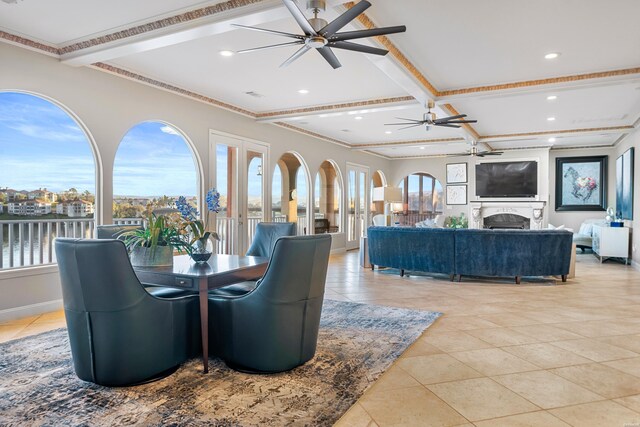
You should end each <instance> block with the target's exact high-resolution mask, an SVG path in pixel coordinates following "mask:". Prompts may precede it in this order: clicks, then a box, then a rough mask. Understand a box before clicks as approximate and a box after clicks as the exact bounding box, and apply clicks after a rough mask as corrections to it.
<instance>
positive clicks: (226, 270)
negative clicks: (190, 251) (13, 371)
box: [134, 255, 269, 373]
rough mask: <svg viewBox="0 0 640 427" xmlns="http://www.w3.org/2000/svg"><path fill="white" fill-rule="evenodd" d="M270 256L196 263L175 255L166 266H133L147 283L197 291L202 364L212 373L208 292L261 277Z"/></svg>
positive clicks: (214, 258) (228, 257)
mask: <svg viewBox="0 0 640 427" xmlns="http://www.w3.org/2000/svg"><path fill="white" fill-rule="evenodd" d="M268 263H269V259H268V258H264V257H254V256H241V255H212V256H211V258H209V260H208V261H207V262H205V263H196V262H194V261H193V260H191V258H190V257H189V256H188V255H178V256H175V257H173V265H172V266H166V267H134V271H135V273H136V276H138V279H139V280H140V282H141V283H143V284H144V285H145V286H162V287H169V288H174V289H181V290H186V291H194V292H197V293H198V297H199V302H200V330H201V334H202V364H203V366H204V373H207V372H209V303H208V296H209V291H210V290H212V289H217V288H221V287H223V286H228V285H232V284H234V283H239V282H244V281H247V280H256V278H259V277H262V276H263V275H264V272H265V271H266V269H267V265H268Z"/></svg>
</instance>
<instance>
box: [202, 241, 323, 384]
mask: <svg viewBox="0 0 640 427" xmlns="http://www.w3.org/2000/svg"><path fill="white" fill-rule="evenodd" d="M330 251H331V235H329V234H322V235H316V236H296V237H281V238H280V239H278V240H277V241H276V243H275V245H274V249H273V256H272V257H271V260H270V261H269V265H268V267H267V271H266V272H265V275H264V277H263V278H262V279H261V280H259V281H258V285H257V286H256V288H255V289H253V290H252V291H249V292H247V293H245V294H243V295H239V296H211V295H210V296H209V343H210V345H209V351H210V353H211V354H213V355H217V356H219V357H220V358H222V359H223V360H224V361H225V363H226V364H227V365H228V366H229V367H231V368H233V369H237V370H240V371H245V372H262V373H268V372H282V371H287V370H290V369H293V368H295V367H296V366H299V365H302V364H304V363H306V362H307V361H309V360H310V359H311V358H313V356H314V354H315V351H316V344H317V340H318V328H319V325H320V313H321V311H322V302H323V297H324V286H325V280H326V277H327V267H328V264H329V253H330Z"/></svg>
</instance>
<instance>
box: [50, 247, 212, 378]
mask: <svg viewBox="0 0 640 427" xmlns="http://www.w3.org/2000/svg"><path fill="white" fill-rule="evenodd" d="M55 249H56V257H57V259H58V267H59V271H60V279H61V283H62V297H63V302H64V312H65V317H66V320H67V327H68V333H69V342H70V344H71V354H72V357H73V366H74V368H75V372H76V374H77V375H78V377H79V378H80V379H82V380H84V381H90V382H93V383H96V384H100V385H104V386H127V385H134V384H140V383H143V382H148V381H151V380H154V379H159V378H161V377H163V376H166V375H167V374H169V373H171V372H173V370H175V369H176V368H177V367H178V366H179V365H180V364H181V363H182V362H184V361H185V360H187V359H189V358H192V357H195V356H197V355H198V353H199V352H201V339H200V320H199V319H200V318H199V310H198V298H197V297H196V296H187V297H182V298H176V299H160V298H155V297H153V296H151V295H149V294H148V293H147V292H145V290H144V288H143V287H142V285H141V284H140V281H139V280H138V278H137V277H136V275H135V273H134V271H133V268H132V267H131V263H130V261H129V257H128V256H127V250H126V248H125V246H124V243H122V242H121V241H119V240H112V239H110V240H93V239H63V238H59V239H56V240H55Z"/></svg>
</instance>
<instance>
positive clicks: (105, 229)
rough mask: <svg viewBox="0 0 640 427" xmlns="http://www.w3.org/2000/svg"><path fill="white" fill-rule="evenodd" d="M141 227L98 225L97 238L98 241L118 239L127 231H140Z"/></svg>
mask: <svg viewBox="0 0 640 427" xmlns="http://www.w3.org/2000/svg"><path fill="white" fill-rule="evenodd" d="M141 228H142V226H140V225H116V224H110V225H98V226H97V227H96V237H97V238H98V239H117V238H118V237H120V235H121V234H122V233H124V232H126V231H133V230H140V229H141Z"/></svg>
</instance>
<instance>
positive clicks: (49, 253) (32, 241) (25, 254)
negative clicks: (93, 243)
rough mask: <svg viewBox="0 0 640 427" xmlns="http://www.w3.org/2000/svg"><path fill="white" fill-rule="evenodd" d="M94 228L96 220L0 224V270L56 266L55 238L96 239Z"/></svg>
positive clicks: (47, 220) (10, 222)
mask: <svg viewBox="0 0 640 427" xmlns="http://www.w3.org/2000/svg"><path fill="white" fill-rule="evenodd" d="M94 225H95V220H94V219H93V218H78V219H42V220H38V219H29V220H15V221H14V220H11V221H0V242H2V257H0V269H4V268H14V267H25V266H32V265H46V264H53V263H55V262H56V257H55V251H54V250H53V244H52V242H53V239H55V238H56V237H73V238H79V239H82V238H88V237H92V236H93V230H94Z"/></svg>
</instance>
